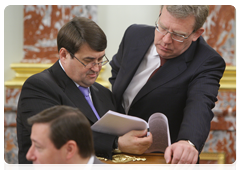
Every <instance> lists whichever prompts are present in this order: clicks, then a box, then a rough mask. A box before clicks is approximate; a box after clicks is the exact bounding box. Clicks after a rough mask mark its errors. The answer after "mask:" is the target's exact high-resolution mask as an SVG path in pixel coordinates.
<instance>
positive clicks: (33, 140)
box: [31, 138, 42, 146]
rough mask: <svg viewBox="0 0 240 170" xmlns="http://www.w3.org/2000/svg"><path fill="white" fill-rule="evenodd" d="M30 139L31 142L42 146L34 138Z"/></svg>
mask: <svg viewBox="0 0 240 170" xmlns="http://www.w3.org/2000/svg"><path fill="white" fill-rule="evenodd" d="M31 140H32V142H34V143H36V144H38V145H41V146H42V144H41V143H39V142H38V141H36V140H35V139H32V138H31Z"/></svg>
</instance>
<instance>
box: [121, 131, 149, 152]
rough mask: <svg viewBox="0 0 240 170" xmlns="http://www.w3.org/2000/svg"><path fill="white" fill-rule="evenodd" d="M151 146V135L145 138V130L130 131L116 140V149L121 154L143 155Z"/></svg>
mask: <svg viewBox="0 0 240 170" xmlns="http://www.w3.org/2000/svg"><path fill="white" fill-rule="evenodd" d="M151 144H152V134H151V133H149V135H148V136H147V130H141V131H136V130H132V131H130V132H128V133H126V134H125V135H123V136H120V137H119V138H118V148H119V150H121V151H122V152H125V153H131V154H139V155H140V154H143V153H144V152H145V151H146V150H147V149H148V148H149V147H150V146H151Z"/></svg>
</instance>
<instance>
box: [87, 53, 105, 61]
mask: <svg viewBox="0 0 240 170" xmlns="http://www.w3.org/2000/svg"><path fill="white" fill-rule="evenodd" d="M104 56H105V54H104V55H103V56H101V57H99V58H98V59H101V58H103V57H104ZM85 59H87V60H88V59H90V60H96V58H95V57H91V56H88V57H85V58H83V60H85Z"/></svg>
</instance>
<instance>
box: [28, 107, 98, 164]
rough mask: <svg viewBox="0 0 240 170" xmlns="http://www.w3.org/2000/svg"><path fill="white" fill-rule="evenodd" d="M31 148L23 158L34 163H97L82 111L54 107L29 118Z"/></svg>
mask: <svg viewBox="0 0 240 170" xmlns="http://www.w3.org/2000/svg"><path fill="white" fill-rule="evenodd" d="M28 122H29V124H30V125H32V132H31V141H32V145H31V147H30V148H29V150H28V153H27V155H26V158H27V159H28V160H29V161H32V162H33V163H34V164H100V163H101V161H99V160H98V159H97V158H96V157H95V156H94V149H93V139H92V132H91V129H90V124H89V122H88V120H87V118H86V117H85V116H84V115H83V114H82V112H81V111H80V110H79V109H77V108H73V107H70V106H63V105H62V106H53V107H51V108H48V109H45V110H44V111H42V112H40V113H38V114H36V115H34V116H32V117H30V118H29V119H28Z"/></svg>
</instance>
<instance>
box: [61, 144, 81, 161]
mask: <svg viewBox="0 0 240 170" xmlns="http://www.w3.org/2000/svg"><path fill="white" fill-rule="evenodd" d="M64 147H65V150H66V153H67V154H66V159H68V160H69V159H71V158H72V157H74V155H75V154H78V147H77V143H76V142H75V141H74V140H69V141H68V142H67V143H66V144H65V146H64Z"/></svg>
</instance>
